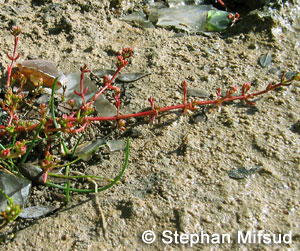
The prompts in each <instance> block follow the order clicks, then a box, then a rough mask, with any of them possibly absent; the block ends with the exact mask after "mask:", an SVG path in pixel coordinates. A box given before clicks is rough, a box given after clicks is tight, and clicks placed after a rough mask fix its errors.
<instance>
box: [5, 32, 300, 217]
mask: <svg viewBox="0 0 300 251" xmlns="http://www.w3.org/2000/svg"><path fill="white" fill-rule="evenodd" d="M20 33H21V29H20V28H19V27H14V28H13V29H12V30H11V34H12V35H13V36H14V39H15V43H14V50H13V54H12V56H10V55H8V57H9V59H10V60H11V64H10V65H8V68H7V75H8V77H7V82H6V85H5V87H4V91H5V96H4V100H3V101H2V102H1V106H2V110H4V111H6V112H7V114H8V119H7V121H6V123H5V124H3V125H0V135H2V136H6V137H7V138H9V140H10V142H11V143H10V144H8V145H7V146H3V145H1V144H0V147H1V150H0V163H2V165H4V166H6V167H7V168H10V169H11V170H13V171H18V164H17V163H19V164H25V162H26V160H27V157H28V155H29V154H30V153H31V151H32V148H33V146H34V145H35V144H36V142H38V141H41V139H43V140H44V141H43V142H46V145H47V146H46V151H45V154H44V159H43V160H41V161H40V167H41V169H42V170H43V179H42V182H41V183H45V184H47V185H51V186H54V187H57V188H60V189H63V190H65V191H66V195H67V200H68V198H69V192H70V191H75V192H84V193H90V192H94V190H93V189H86V190H82V189H76V188H70V181H68V183H67V184H66V185H65V186H60V185H57V184H52V183H50V182H48V181H47V178H48V175H52V176H55V174H51V173H50V171H51V170H53V169H54V168H56V167H63V166H65V167H66V168H65V175H58V176H59V177H61V178H66V179H68V180H69V179H70V178H78V179H79V178H92V179H97V178H101V179H103V178H102V177H97V176H88V175H79V176H70V175H69V168H70V165H71V164H73V163H74V162H76V161H78V160H79V159H82V158H78V159H76V160H74V161H72V162H68V163H66V164H63V165H58V163H56V162H55V158H54V156H53V155H52V154H51V147H50V143H51V142H52V141H53V140H54V139H58V140H59V142H61V144H62V146H63V154H69V155H72V156H73V155H74V151H73V152H72V153H69V150H68V149H67V147H66V145H65V144H64V141H63V139H62V137H61V134H62V133H64V134H78V133H82V132H84V131H85V130H86V128H87V127H88V126H89V125H90V124H92V123H93V122H94V121H105V120H108V121H116V125H117V127H118V128H119V129H121V130H125V129H126V123H125V120H126V119H128V118H132V117H149V121H150V122H152V123H153V122H154V121H155V119H156V118H157V117H158V116H159V114H160V113H162V112H166V111H170V110H178V109H179V110H182V111H183V113H184V114H186V113H187V111H188V110H191V111H193V110H196V109H197V107H199V106H202V105H215V106H216V107H219V108H220V107H221V106H222V104H223V103H226V102H230V101H234V100H240V101H242V102H245V103H247V104H249V105H255V103H254V102H253V101H251V100H252V99H253V98H254V97H256V96H259V95H262V94H264V93H267V92H270V91H272V90H274V89H276V88H279V87H281V86H288V85H290V84H291V82H292V81H293V80H300V74H299V73H296V74H295V75H293V77H291V78H289V79H287V78H286V76H285V75H283V76H282V78H281V80H280V82H279V83H277V84H269V85H268V86H267V87H266V88H265V89H264V90H262V91H259V92H254V93H249V90H250V88H251V83H245V84H243V85H242V88H241V94H240V95H235V94H236V93H237V91H238V87H237V86H234V87H232V88H230V89H229V90H227V92H226V94H225V95H223V96H222V92H221V89H219V88H218V89H217V91H216V95H217V98H216V99H212V100H196V99H195V100H193V101H191V102H187V85H188V84H187V82H186V81H183V83H182V89H183V99H182V103H180V104H177V105H171V106H165V107H160V106H157V105H156V104H155V99H154V98H153V97H150V98H149V103H150V107H151V109H149V110H146V111H143V112H138V113H132V114H121V112H120V105H121V100H120V93H121V89H120V88H119V87H117V86H115V85H113V83H114V80H115V79H116V77H117V75H118V74H119V73H120V71H121V70H122V69H123V68H124V67H125V66H126V65H127V64H128V59H129V58H130V57H131V56H132V55H133V48H124V49H123V50H122V51H121V52H120V53H119V55H118V57H117V63H116V66H117V70H116V71H115V74H114V75H113V76H106V77H104V86H103V87H102V88H100V89H99V91H98V92H97V93H96V94H95V95H94V96H93V97H92V98H91V99H90V100H86V97H85V95H86V93H87V91H88V89H87V87H86V88H85V86H84V74H86V73H87V72H89V69H88V68H87V66H86V65H84V66H83V67H81V68H80V70H81V76H80V90H78V91H74V92H75V94H76V95H77V96H79V97H80V98H81V100H82V103H81V107H80V108H78V109H75V108H74V107H75V105H74V100H70V101H69V103H70V105H71V107H72V108H73V110H72V113H71V114H69V115H67V114H63V115H62V116H61V117H56V116H55V111H54V92H55V86H56V84H57V79H55V80H54V81H53V86H52V95H51V99H50V102H49V103H48V104H41V105H40V107H39V110H40V114H41V119H40V121H39V122H38V123H35V124H33V123H29V122H21V121H20V120H19V106H20V104H21V103H22V102H24V100H25V98H24V96H23V94H22V88H23V86H24V85H25V84H26V82H27V80H26V77H25V76H24V75H22V74H20V75H18V78H17V79H14V78H13V75H12V71H13V67H14V64H15V62H16V60H18V59H19V57H20V53H18V54H17V45H18V37H19V35H20ZM41 81H42V80H41ZM17 82H18V83H19V88H18V90H17V91H15V90H14V89H13V85H14V84H15V83H17ZM107 90H112V91H113V93H114V100H115V107H116V109H117V114H116V115H115V116H107V117H103V116H100V117H99V116H95V113H94V102H95V101H96V100H97V99H98V98H99V96H100V95H102V94H103V93H104V92H105V91H107ZM49 113H50V114H51V116H48V114H49ZM22 132H33V134H34V135H33V137H32V138H27V139H23V140H22V141H20V140H18V136H19V135H20V134H21V133H22ZM42 133H43V134H42ZM74 149H76V146H75V147H74ZM94 150H95V149H94ZM87 154H89V153H87ZM128 155H129V141H127V148H126V158H125V163H124V166H123V168H122V170H121V172H120V174H119V175H118V176H117V177H116V178H115V179H113V180H109V181H110V183H109V184H108V185H106V186H104V187H100V188H98V190H97V191H102V190H105V189H108V188H110V187H111V186H112V185H114V184H115V183H116V182H117V181H118V180H119V179H120V178H121V177H122V175H123V173H124V171H125V168H126V166H127V163H128ZM13 159H18V162H17V161H16V160H14V161H13ZM15 169H17V170H15ZM7 214H8V213H7Z"/></svg>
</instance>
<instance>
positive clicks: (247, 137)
mask: <svg viewBox="0 0 300 251" xmlns="http://www.w3.org/2000/svg"><path fill="white" fill-rule="evenodd" d="M2 2H3V1H2ZM6 2H8V3H3V4H1V9H0V17H1V20H2V21H1V24H0V27H1V29H0V34H1V36H0V46H1V58H0V66H1V70H2V75H3V73H4V72H5V66H6V64H7V63H8V62H9V61H8V59H7V58H6V56H5V53H6V51H10V50H12V44H13V43H12V37H11V36H10V35H9V28H10V27H11V26H12V25H14V24H18V25H20V26H21V27H22V31H23V32H22V35H21V37H20V47H19V50H20V51H21V53H22V58H23V59H26V58H28V57H32V56H36V57H38V58H42V59H47V60H51V61H53V62H55V64H56V65H58V66H59V68H60V69H61V70H62V71H63V72H64V73H69V72H74V71H78V69H79V67H80V66H81V65H83V64H84V63H86V64H87V65H88V66H89V67H90V68H91V69H99V68H113V67H114V63H115V52H116V51H119V50H120V49H122V48H123V47H129V46H132V47H134V49H135V55H134V57H133V58H132V61H131V64H130V65H129V66H128V67H127V68H126V69H125V71H126V72H145V71H146V72H151V73H152V74H151V75H149V76H147V77H145V78H143V79H141V80H138V81H137V82H134V83H130V84H125V85H123V86H122V88H123V89H124V90H125V93H126V96H127V99H128V100H127V103H126V104H124V106H123V108H122V111H123V112H124V113H127V112H133V111H135V112H137V111H139V110H141V109H142V108H144V107H147V106H149V105H148V101H147V99H148V97H149V96H153V97H154V98H155V100H156V104H157V105H160V106H165V105H171V104H177V103H180V102H181V99H182V91H181V88H180V86H181V83H182V81H183V80H187V81H188V83H189V87H193V88H201V89H203V90H206V91H208V92H209V93H212V94H214V93H215V90H216V88H218V87H220V88H222V89H224V90H226V89H227V88H229V87H231V86H233V85H237V86H239V87H241V86H242V84H243V83H245V82H252V83H253V87H252V88H253V89H252V90H253V91H257V90H262V89H264V88H265V86H266V85H267V84H268V83H270V82H274V81H275V82H276V81H278V80H279V74H280V72H281V71H297V70H299V67H298V65H299V55H300V51H299V48H298V47H299V42H298V37H297V35H296V33H294V32H293V31H291V30H289V29H287V30H286V33H285V30H283V33H278V29H273V32H272V31H271V28H270V27H269V29H265V30H260V31H255V30H259V29H252V30H250V31H248V32H247V33H245V32H244V33H236V34H233V35H230V36H227V38H222V37H221V36H219V35H218V34H210V35H186V36H181V37H178V36H174V35H176V33H175V32H174V31H171V30H165V29H161V28H157V29H141V28H137V27H133V26H131V25H130V24H128V23H125V22H121V21H119V20H118V19H117V18H116V17H117V15H118V13H117V12H113V11H112V10H110V9H109V2H108V1H80V0H76V1H64V3H60V2H59V1H41V2H42V3H43V4H41V5H37V4H36V3H37V2H38V1H25V0H22V1H6ZM294 2H298V6H299V1H294ZM298 8H299V7H298ZM282 11H284V8H283V10H282ZM283 13H284V12H283ZM282 15H283V14H282ZM262 20H263V19H262ZM278 25H279V24H278ZM57 27H60V28H58V29H57ZM273 28H274V26H273ZM275 28H276V27H275ZM298 30H299V26H298ZM276 31H277V32H276ZM267 52H269V53H270V54H271V55H272V59H273V61H272V64H271V65H270V66H269V67H268V68H262V67H261V66H260V65H259V64H258V60H259V57H260V55H262V54H265V53H267ZM299 88H300V86H299V83H294V84H293V85H291V86H289V87H285V88H281V89H280V90H278V91H274V92H272V93H269V94H266V95H263V96H262V97H261V98H258V99H257V100H256V106H255V107H249V106H245V105H241V104H240V103H238V102H236V103H231V104H228V105H225V106H224V107H223V108H222V111H221V112H218V111H217V109H215V108H213V109H205V110H204V111H205V113H206V115H207V118H205V116H203V113H202V112H201V110H200V112H199V114H198V115H197V116H194V115H195V113H193V114H192V113H191V114H190V116H189V117H183V116H181V113H180V112H177V113H171V114H167V115H165V116H163V117H161V119H160V120H159V121H158V123H157V124H156V125H153V126H149V125H148V124H147V123H139V124H135V125H134V127H133V128H135V129H137V130H138V131H139V132H141V136H140V137H138V138H133V139H131V144H130V161H129V165H128V168H127V170H126V172H125V175H124V177H123V178H122V184H120V185H117V186H114V187H113V188H111V189H110V190H107V191H105V192H103V193H100V194H99V202H100V206H101V209H102V211H103V214H104V216H105V219H106V221H107V227H106V237H105V235H104V233H103V228H102V226H101V220H100V214H99V211H98V210H97V207H96V205H95V203H94V200H93V197H92V196H91V197H85V196H82V195H73V196H72V198H71V199H72V202H71V203H70V205H68V206H67V207H66V210H63V211H59V212H58V213H56V214H54V215H51V216H48V217H45V218H43V219H39V220H37V221H34V222H32V221H31V222H30V223H28V227H26V228H23V229H22V230H20V231H16V232H15V234H14V238H12V239H11V240H10V241H6V242H4V243H2V244H1V245H2V247H1V250H183V249H187V250H299V248H300V235H299V233H300V225H299V224H300V223H299V222H300V207H299V202H300V192H299V191H300V184H299V176H300V174H299V173H300V172H299V171H300V170H299V169H300V158H299V156H300V148H299V145H300V136H299V131H298V133H297V132H295V130H292V129H293V125H295V124H296V123H297V121H299V119H300V116H299V109H300V96H299V91H300V89H299ZM297 111H298V112H297ZM132 123H133V121H132ZM298 130H299V129H298ZM96 137H97V135H96ZM123 160H124V154H123V153H121V154H120V152H114V153H111V154H110V157H109V159H105V158H101V156H100V157H98V163H96V164H94V165H89V164H86V172H87V173H93V174H98V175H103V176H108V177H114V175H115V174H116V173H118V171H119V170H120V168H121V166H122V163H123ZM242 167H244V168H246V169H251V168H256V167H260V169H259V171H257V172H255V173H254V174H252V175H250V176H248V177H247V178H245V179H240V180H236V179H232V178H230V177H229V175H228V172H229V171H230V170H235V169H238V168H242ZM41 191H43V190H41ZM40 193H41V192H40ZM54 201H55V200H54ZM44 203H47V202H44ZM53 203H54V202H53ZM14 224H15V225H17V224H18V222H16V223H14ZM25 225H26V224H25ZM146 230H152V231H153V232H154V233H155V234H156V236H157V239H156V240H155V241H154V243H152V244H145V243H143V241H142V234H143V232H144V231H146ZM165 230H170V231H171V232H172V233H173V234H174V233H175V231H177V233H178V234H183V233H185V234H187V233H194V234H199V235H200V233H206V234H208V235H209V236H210V240H211V241H212V237H214V238H217V236H219V237H220V236H221V235H222V234H228V235H230V237H231V239H230V243H227V241H225V243H222V240H220V243H219V244H207V243H206V242H205V241H204V243H202V244H201V243H200V244H197V245H195V246H194V247H193V248H191V247H190V246H189V244H185V245H183V244H176V243H175V240H174V239H173V243H171V244H165V243H163V240H165V241H168V240H169V238H164V236H163V231H165ZM260 230H262V231H264V233H269V234H275V235H276V238H278V237H280V234H281V235H282V236H281V237H283V235H284V234H289V233H290V232H291V235H292V240H291V243H287V244H285V243H281V244H275V243H273V244H258V243H257V241H255V240H254V241H253V240H252V241H253V242H254V243H247V244H241V243H238V239H237V235H238V233H246V231H251V232H249V233H251V234H252V236H255V234H256V233H257V232H258V231H260ZM1 231H2V232H5V231H8V230H7V229H2V230H1ZM173 237H174V235H173ZM281 241H282V242H283V239H281ZM215 242H217V239H215Z"/></svg>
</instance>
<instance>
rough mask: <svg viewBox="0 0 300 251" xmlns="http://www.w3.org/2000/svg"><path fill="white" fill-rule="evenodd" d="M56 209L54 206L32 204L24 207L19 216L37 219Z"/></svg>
mask: <svg viewBox="0 0 300 251" xmlns="http://www.w3.org/2000/svg"><path fill="white" fill-rule="evenodd" d="M55 209H56V207H54V206H33V207H26V208H24V209H23V210H22V212H21V213H20V215H19V217H21V218H24V219H37V218H40V217H41V216H44V215H46V214H49V213H51V212H53V211H54V210H55Z"/></svg>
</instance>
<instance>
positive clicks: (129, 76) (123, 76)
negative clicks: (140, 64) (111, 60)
mask: <svg viewBox="0 0 300 251" xmlns="http://www.w3.org/2000/svg"><path fill="white" fill-rule="evenodd" d="M114 73H115V71H114V70H109V69H99V70H95V71H93V74H94V75H95V76H97V77H98V78H103V77H105V76H107V75H113V74H114ZM150 74H151V73H148V72H132V73H120V74H119V75H118V76H117V80H119V81H121V82H124V83H129V82H134V81H136V80H139V79H141V78H143V77H145V76H148V75H150Z"/></svg>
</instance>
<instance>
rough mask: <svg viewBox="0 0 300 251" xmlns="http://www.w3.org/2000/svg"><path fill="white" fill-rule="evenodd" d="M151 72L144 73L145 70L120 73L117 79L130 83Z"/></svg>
mask: <svg viewBox="0 0 300 251" xmlns="http://www.w3.org/2000/svg"><path fill="white" fill-rule="evenodd" d="M150 74H151V73H143V72H133V73H123V74H120V75H119V76H118V77H117V79H118V80H120V81H121V82H125V83H130V82H134V81H137V80H139V79H141V78H143V77H145V76H148V75H150Z"/></svg>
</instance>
